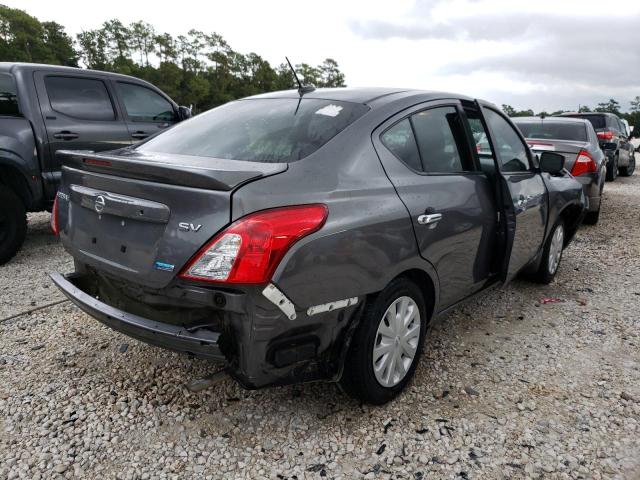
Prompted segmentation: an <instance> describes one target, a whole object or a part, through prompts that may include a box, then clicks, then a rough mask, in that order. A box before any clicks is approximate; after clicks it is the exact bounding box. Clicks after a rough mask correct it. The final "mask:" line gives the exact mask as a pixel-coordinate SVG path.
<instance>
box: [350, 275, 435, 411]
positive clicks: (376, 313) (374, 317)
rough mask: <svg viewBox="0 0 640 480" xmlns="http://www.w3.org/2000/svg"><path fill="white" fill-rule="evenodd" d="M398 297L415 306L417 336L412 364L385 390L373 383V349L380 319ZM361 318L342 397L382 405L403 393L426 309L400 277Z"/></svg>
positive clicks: (419, 346)
mask: <svg viewBox="0 0 640 480" xmlns="http://www.w3.org/2000/svg"><path fill="white" fill-rule="evenodd" d="M401 297H409V298H410V299H411V300H413V301H414V302H415V305H417V307H418V311H419V314H420V319H419V324H420V333H419V337H418V342H417V347H416V351H415V355H414V357H413V361H412V362H411V364H410V366H409V368H408V369H406V374H405V375H404V377H403V378H402V379H401V380H400V381H399V382H398V383H397V384H395V385H393V386H391V387H385V386H383V385H382V384H381V383H380V382H379V381H378V380H377V379H376V374H375V372H374V368H373V354H374V352H373V349H374V346H375V343H376V341H377V337H378V327H379V326H380V324H381V321H382V319H383V316H384V315H385V313H386V312H387V309H388V308H389V307H390V306H391V305H392V304H393V303H394V302H395V301H396V300H398V299H400V298H401ZM361 315H362V316H361V317H360V324H359V325H358V328H357V329H356V331H355V332H354V336H353V340H352V342H351V346H350V348H349V353H348V355H347V358H346V361H345V367H344V371H343V374H342V378H341V380H340V385H341V387H342V389H343V390H344V391H345V392H346V393H348V394H349V395H351V396H352V397H354V398H356V399H358V400H361V401H363V402H365V403H370V404H374V405H382V404H384V403H387V402H389V401H390V400H392V399H393V398H395V397H396V396H397V395H398V394H399V393H400V392H401V391H402V390H403V389H404V387H405V386H406V385H407V383H409V381H410V380H411V378H412V377H413V374H414V372H415V369H416V367H417V365H418V363H419V362H420V355H421V353H422V346H423V344H424V339H425V336H426V331H427V326H428V323H429V322H428V319H427V308H426V304H425V300H424V297H423V295H422V292H421V290H420V288H418V286H417V285H416V284H415V283H413V282H412V281H411V280H409V279H407V278H403V277H400V278H397V279H395V280H394V281H392V282H391V283H390V284H389V285H388V286H387V287H386V288H385V289H384V290H383V291H382V292H380V293H379V294H378V295H377V296H376V297H375V298H374V299H372V300H370V301H368V302H367V304H366V305H365V307H364V310H363V312H362V314H361ZM391 364H393V362H391Z"/></svg>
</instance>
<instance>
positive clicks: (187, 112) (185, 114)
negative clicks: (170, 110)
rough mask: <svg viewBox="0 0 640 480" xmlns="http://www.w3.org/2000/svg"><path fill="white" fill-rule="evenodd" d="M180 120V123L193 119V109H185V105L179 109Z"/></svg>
mask: <svg viewBox="0 0 640 480" xmlns="http://www.w3.org/2000/svg"><path fill="white" fill-rule="evenodd" d="M178 118H179V119H180V121H182V120H186V119H187V118H191V109H190V108H189V107H185V106H183V105H181V106H179V107H178Z"/></svg>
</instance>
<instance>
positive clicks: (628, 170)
mask: <svg viewBox="0 0 640 480" xmlns="http://www.w3.org/2000/svg"><path fill="white" fill-rule="evenodd" d="M635 169H636V155H635V153H632V154H631V158H629V166H628V167H620V175H622V176H623V177H630V176H631V175H633V171H634V170H635Z"/></svg>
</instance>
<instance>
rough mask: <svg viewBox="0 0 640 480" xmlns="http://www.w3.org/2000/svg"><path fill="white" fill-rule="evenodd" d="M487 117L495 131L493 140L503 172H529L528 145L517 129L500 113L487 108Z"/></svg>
mask: <svg viewBox="0 0 640 480" xmlns="http://www.w3.org/2000/svg"><path fill="white" fill-rule="evenodd" d="M485 118H486V120H487V123H488V124H489V128H490V129H491V132H492V133H493V140H494V142H495V148H496V151H497V154H498V160H499V161H500V165H501V169H502V171H503V172H507V173H508V172H527V171H529V170H530V169H531V164H530V162H529V155H528V154H527V147H526V146H525V144H524V142H523V141H522V139H521V138H520V136H519V135H518V134H517V133H516V131H515V129H514V128H513V127H512V126H511V125H510V124H509V122H507V120H505V119H504V118H503V117H502V115H500V114H499V113H497V112H495V111H493V110H490V109H486V110H485Z"/></svg>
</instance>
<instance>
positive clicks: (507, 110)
mask: <svg viewBox="0 0 640 480" xmlns="http://www.w3.org/2000/svg"><path fill="white" fill-rule="evenodd" d="M502 111H503V112H504V113H506V114H507V116H508V117H513V116H514V115H515V114H516V109H515V108H513V107H512V106H511V105H507V104H505V103H503V104H502Z"/></svg>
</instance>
